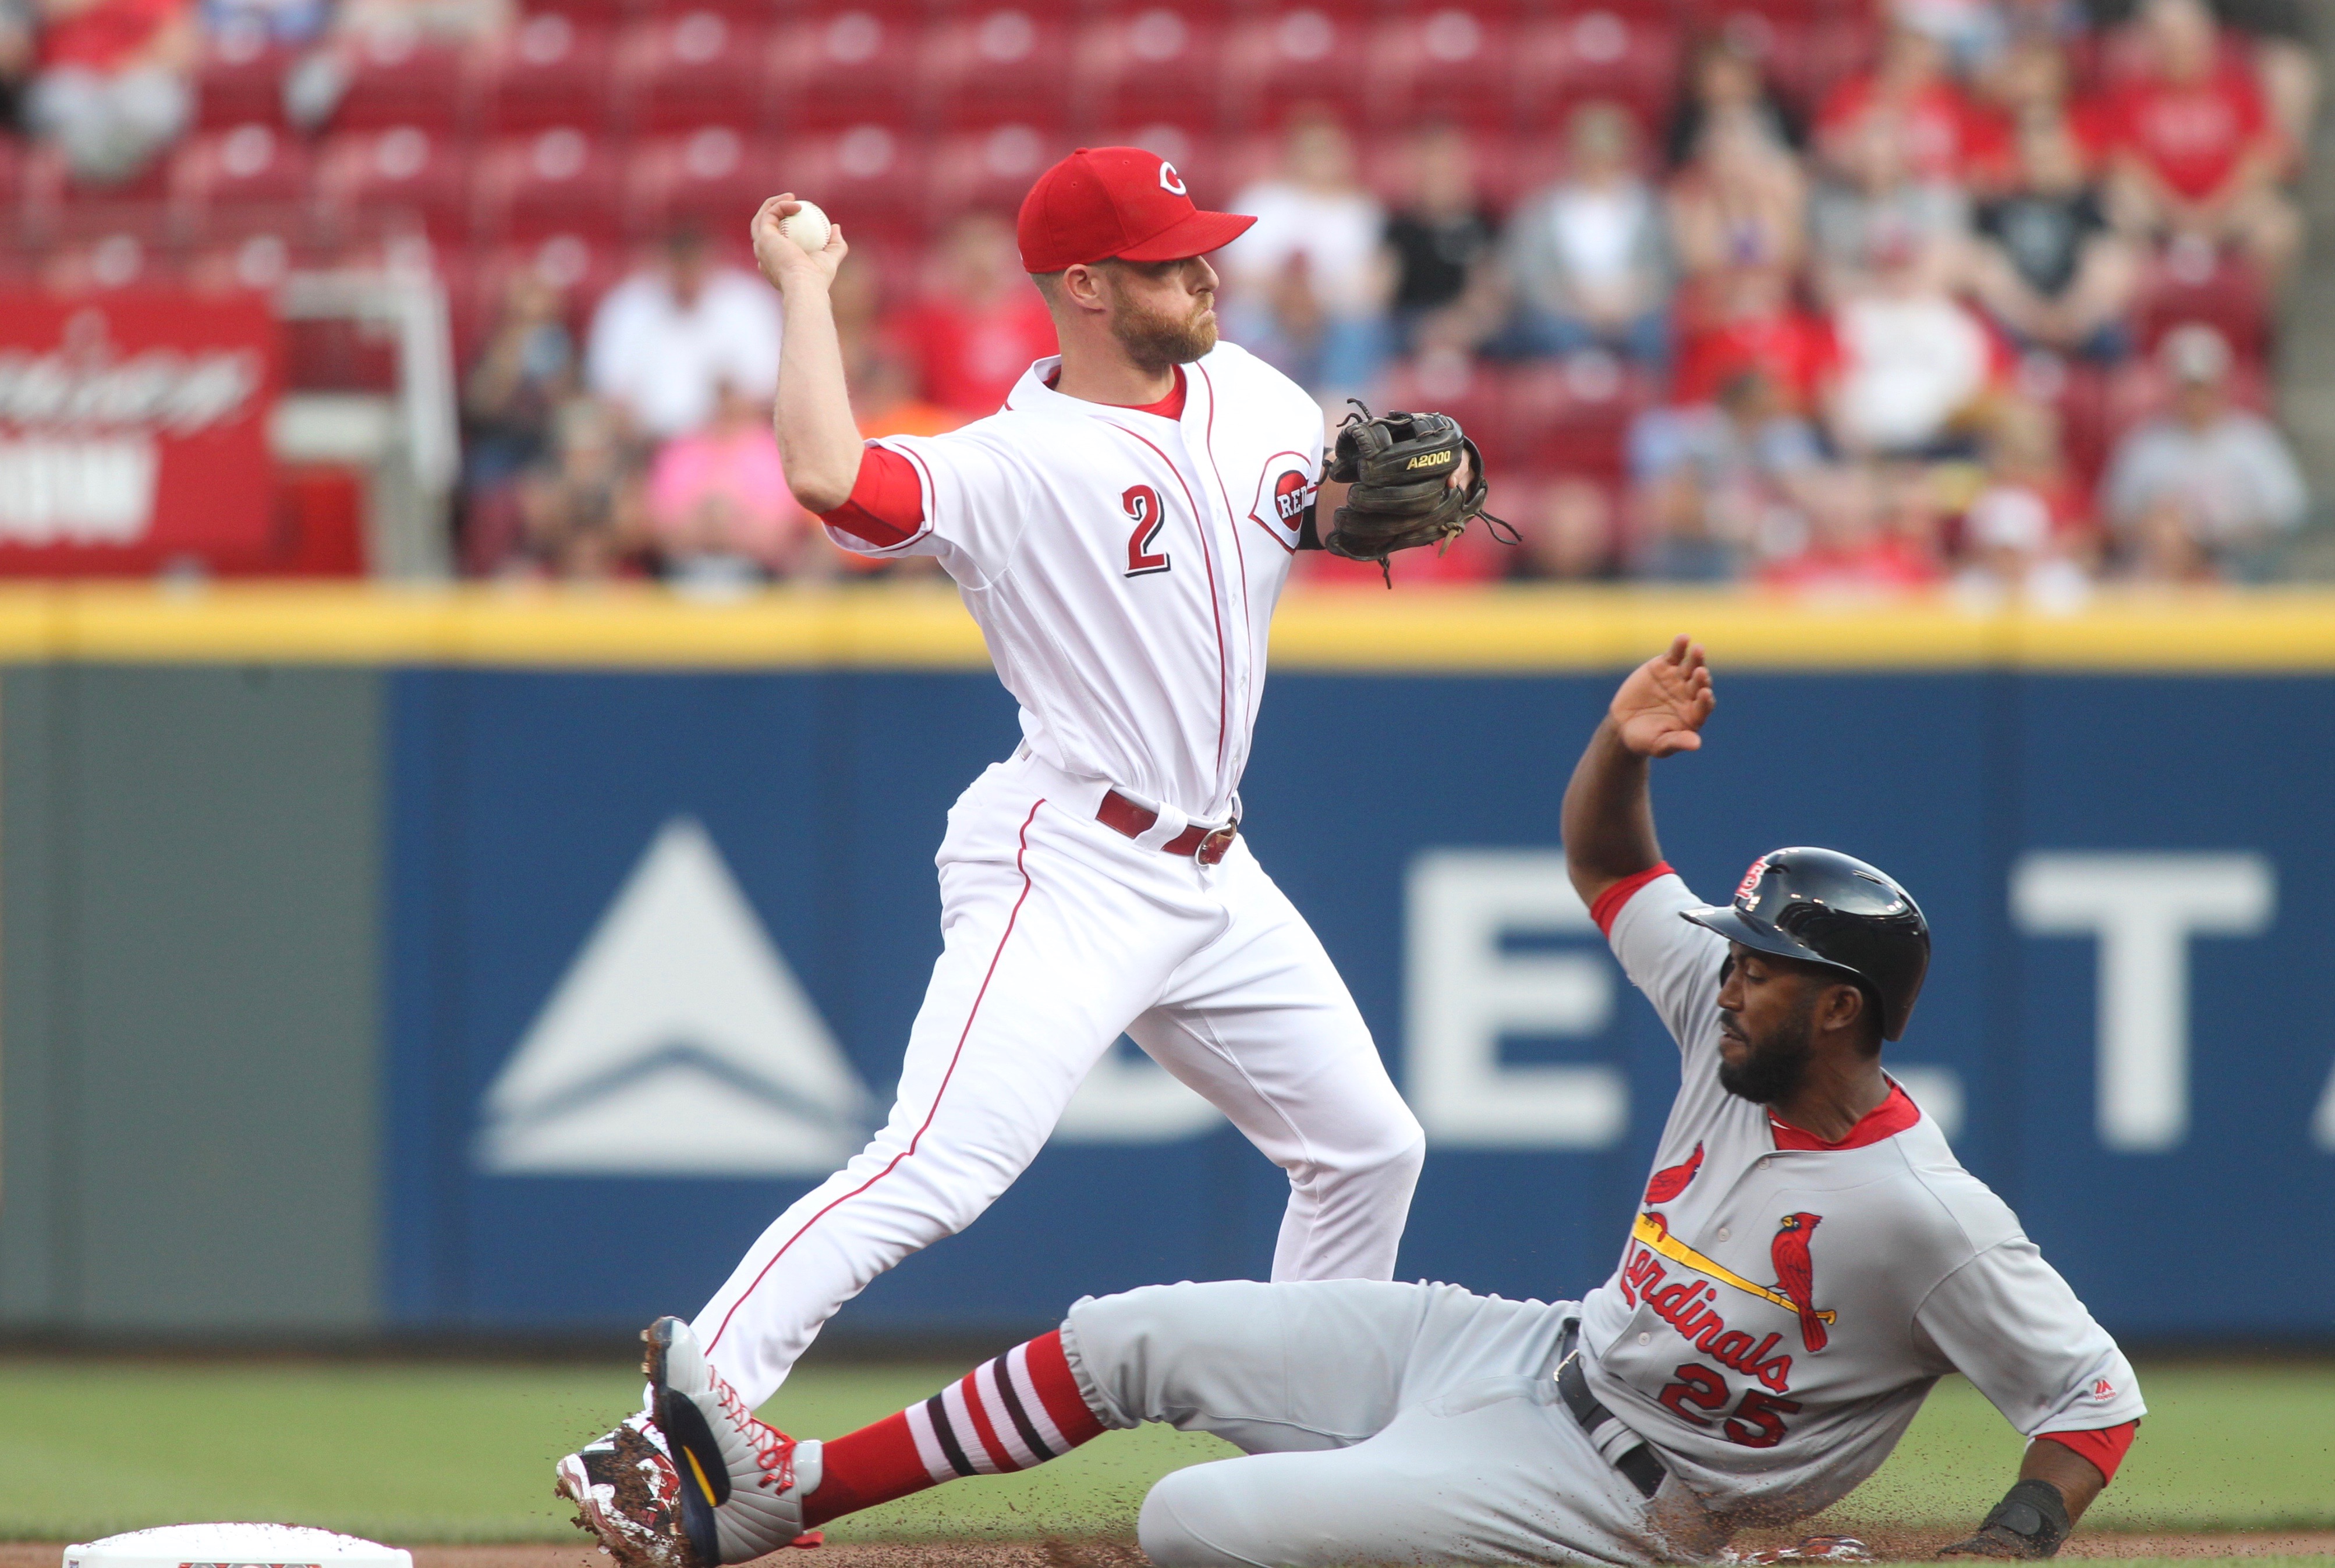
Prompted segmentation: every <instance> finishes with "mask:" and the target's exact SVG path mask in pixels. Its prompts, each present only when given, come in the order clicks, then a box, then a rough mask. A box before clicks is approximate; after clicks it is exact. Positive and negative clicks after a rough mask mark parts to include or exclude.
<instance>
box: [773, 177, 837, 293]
mask: <svg viewBox="0 0 2335 1568" xmlns="http://www.w3.org/2000/svg"><path fill="white" fill-rule="evenodd" d="M802 205H803V204H802V203H801V202H799V201H798V200H796V199H795V193H794V192H793V191H791V190H788V191H781V192H780V193H779V194H778V195H776V196H774V197H772V198H770V200H768V201H766V202H764V203H762V208H761V211H759V212H757V213H755V214H754V222H753V226H752V228H751V234H752V236H753V239H754V265H755V266H759V267H761V269H762V276H764V277H766V278H768V279H769V280H770V286H771V287H772V288H775V289H777V290H778V291H779V292H780V294H786V293H788V292H790V290H792V289H793V288H794V287H795V286H797V285H799V284H809V285H813V286H817V287H819V288H825V287H827V286H828V285H829V284H831V283H833V282H834V281H835V269H836V268H837V267H838V266H842V265H843V258H844V257H845V256H848V255H849V254H850V253H851V247H849V246H848V245H846V244H844V243H843V226H842V225H840V224H837V225H835V226H833V227H830V228H829V229H828V235H827V244H826V246H825V247H823V248H821V249H819V250H816V251H809V250H805V249H804V248H803V247H801V246H799V245H797V244H796V243H795V242H794V241H793V240H791V239H789V238H788V237H786V236H785V235H784V234H783V233H781V232H780V229H779V224H780V221H781V220H782V219H785V218H791V217H793V216H794V215H795V214H796V213H798V212H800V211H801V210H802Z"/></svg>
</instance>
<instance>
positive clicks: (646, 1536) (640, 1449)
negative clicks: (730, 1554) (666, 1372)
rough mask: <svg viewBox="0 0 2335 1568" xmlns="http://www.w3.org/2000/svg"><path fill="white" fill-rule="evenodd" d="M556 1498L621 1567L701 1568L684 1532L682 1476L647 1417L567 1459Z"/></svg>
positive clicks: (626, 1424) (631, 1419) (627, 1420)
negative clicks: (572, 1508) (571, 1505)
mask: <svg viewBox="0 0 2335 1568" xmlns="http://www.w3.org/2000/svg"><path fill="white" fill-rule="evenodd" d="M554 1473H555V1474H556V1475H557V1477H558V1479H557V1481H556V1482H554V1483H553V1486H552V1493H553V1495H555V1496H560V1497H565V1498H567V1499H568V1501H570V1502H572V1503H574V1504H575V1505H576V1524H577V1525H578V1526H579V1527H580V1528H582V1529H584V1530H586V1531H588V1532H590V1533H591V1534H594V1535H596V1536H598V1537H599V1538H600V1550H601V1551H603V1552H605V1553H607V1554H608V1555H609V1556H611V1557H614V1558H615V1560H616V1562H617V1563H618V1565H619V1568H696V1565H695V1564H694V1563H693V1562H692V1561H691V1559H690V1555H689V1551H688V1542H687V1541H686V1540H685V1539H684V1538H683V1535H682V1533H681V1475H680V1472H678V1471H676V1470H675V1469H674V1468H673V1457H672V1456H671V1455H670V1454H668V1453H667V1452H666V1451H665V1446H664V1438H663V1437H660V1436H659V1435H658V1434H657V1430H656V1428H654V1427H653V1426H651V1425H650V1424H649V1420H648V1417H647V1416H646V1415H645V1414H636V1415H631V1416H627V1417H625V1418H624V1420H623V1421H622V1422H620V1423H619V1424H618V1425H617V1427H616V1429H615V1431H613V1432H610V1433H609V1434H607V1436H606V1437H596V1438H594V1439H593V1440H592V1441H591V1442H589V1443H586V1444H585V1445H584V1446H583V1447H581V1448H578V1449H577V1450H576V1452H574V1453H573V1454H570V1455H568V1456H567V1457H566V1458H564V1459H562V1460H560V1461H559V1464H558V1465H557V1467H556V1469H555V1472H554Z"/></svg>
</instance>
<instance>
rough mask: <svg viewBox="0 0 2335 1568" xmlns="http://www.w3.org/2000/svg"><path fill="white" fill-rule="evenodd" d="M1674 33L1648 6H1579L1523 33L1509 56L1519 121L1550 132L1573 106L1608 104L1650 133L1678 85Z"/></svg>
mask: <svg viewBox="0 0 2335 1568" xmlns="http://www.w3.org/2000/svg"><path fill="white" fill-rule="evenodd" d="M1680 43H1681V40H1680V36H1679V30H1678V28H1677V26H1676V25H1675V24H1674V23H1673V22H1672V21H1671V18H1670V17H1669V16H1668V15H1664V14H1662V12H1660V11H1657V10H1656V9H1655V8H1653V7H1651V6H1641V5H1616V6H1614V7H1613V8H1611V9H1608V8H1605V7H1602V6H1598V7H1584V8H1580V9H1575V10H1572V11H1569V12H1567V13H1566V14H1565V15H1559V16H1555V17H1552V18H1548V19H1545V20H1542V21H1538V22H1534V23H1531V24H1526V26H1524V27H1521V28H1519V29H1518V30H1517V32H1516V44H1515V48H1514V51H1513V53H1512V60H1513V63H1514V65H1515V70H1516V75H1515V76H1514V77H1513V78H1512V80H1513V82H1514V83H1515V88H1514V90H1515V92H1516V110H1517V114H1518V117H1519V122H1520V123H1521V124H1522V125H1523V127H1524V128H1525V129H1526V130H1529V131H1551V130H1555V129H1556V128H1557V127H1558V126H1561V125H1562V124H1563V123H1564V122H1565V116H1566V115H1567V114H1568V113H1570V112H1571V110H1572V107H1573V105H1574V103H1577V102H1581V101H1582V100H1584V99H1587V98H1610V99H1613V100H1614V101H1615V102H1620V103H1623V104H1624V105H1626V106H1627V107H1628V108H1629V109H1630V110H1631V111H1633V113H1635V114H1636V115H1637V116H1638V118H1639V119H1640V120H1641V121H1643V122H1644V124H1645V125H1646V127H1647V129H1648V130H1650V131H1652V130H1654V129H1657V128H1659V127H1660V126H1661V125H1662V121H1664V119H1665V118H1666V117H1667V116H1668V114H1669V112H1670V102H1671V95H1672V93H1673V92H1675V91H1676V89H1677V85H1678V76H1679V66H1680Z"/></svg>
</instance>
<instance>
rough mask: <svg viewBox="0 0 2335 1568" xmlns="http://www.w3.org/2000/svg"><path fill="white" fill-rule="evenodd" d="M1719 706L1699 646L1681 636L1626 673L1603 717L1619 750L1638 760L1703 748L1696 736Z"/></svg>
mask: <svg viewBox="0 0 2335 1568" xmlns="http://www.w3.org/2000/svg"><path fill="white" fill-rule="evenodd" d="M1718 705H1719V699H1718V698H1717V697H1715V696H1713V695H1712V694H1711V690H1710V665H1709V664H1707V663H1704V662H1703V657H1702V648H1701V645H1700V644H1697V643H1694V642H1691V641H1690V640H1688V639H1687V638H1685V637H1682V636H1681V637H1673V638H1671V645H1670V651H1669V652H1667V653H1657V654H1655V655H1654V656H1653V657H1652V658H1651V659H1649V660H1647V661H1646V662H1645V663H1642V664H1641V665H1639V666H1638V667H1637V668H1636V669H1634V670H1633V671H1631V672H1630V677H1629V679H1628V680H1626V681H1623V682H1622V689H1621V690H1620V691H1618V692H1614V693H1613V706H1612V707H1611V708H1610V709H1608V710H1607V711H1608V712H1610V713H1611V714H1612V716H1613V729H1614V731H1615V732H1616V733H1617V734H1619V735H1620V736H1621V738H1622V744H1623V745H1624V746H1626V747H1628V748H1629V749H1630V750H1633V751H1634V752H1636V753H1637V754H1638V755H1639V756H1641V757H1668V756H1670V755H1671V753H1672V752H1675V751H1692V750H1697V749H1698V748H1700V746H1701V745H1702V736H1701V735H1700V733H1699V732H1698V731H1700V730H1701V729H1702V724H1703V721H1704V720H1706V719H1708V718H1710V711H1711V709H1713V708H1715V707H1717V706H1718Z"/></svg>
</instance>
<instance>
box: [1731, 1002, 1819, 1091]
mask: <svg viewBox="0 0 2335 1568" xmlns="http://www.w3.org/2000/svg"><path fill="white" fill-rule="evenodd" d="M1822 994H1823V992H1822V988H1821V987H1819V986H1816V985H1807V986H1804V987H1803V988H1802V990H1801V992H1800V995H1799V998H1798V1000H1797V1004H1795V1005H1793V1006H1792V1007H1790V1008H1789V1009H1788V1010H1787V1011H1785V1012H1784V1014H1783V1015H1782V1016H1781V1017H1779V1018H1778V1019H1776V1020H1775V1021H1773V1022H1772V1023H1769V1024H1768V1025H1767V1026H1766V1027H1764V1028H1756V1029H1755V1028H1754V1027H1752V1026H1750V1025H1749V1024H1747V1023H1746V1022H1745V1021H1744V1017H1743V1015H1742V1014H1741V1013H1739V1012H1734V1011H1729V1010H1728V1009H1726V1008H1723V1007H1722V1008H1720V1010H1719V1030H1720V1034H1721V1035H1722V1036H1725V1037H1727V1038H1728V1040H1730V1041H1731V1042H1732V1043H1733V1044H1734V1046H1735V1047H1736V1048H1737V1049H1736V1050H1734V1051H1733V1052H1732V1053H1731V1059H1730V1053H1729V1052H1727V1051H1725V1050H1722V1051H1721V1053H1720V1059H1719V1087H1720V1088H1721V1089H1725V1090H1726V1091H1727V1092H1728V1093H1729V1094H1731V1095H1734V1096H1736V1097H1738V1098H1739V1099H1748V1100H1750V1101H1751V1102H1753V1103H1754V1104H1756V1105H1773V1104H1775V1103H1776V1102H1777V1101H1778V1100H1779V1099H1788V1098H1789V1097H1790V1096H1791V1094H1792V1092H1793V1091H1794V1090H1795V1089H1798V1088H1799V1087H1800V1082H1801V1080H1802V1079H1805V1078H1806V1077H1807V1071H1808V1058H1809V1054H1810V1051H1811V1047H1812V1041H1813V1040H1814V1039H1815V1036H1816V1014H1817V999H1818V998H1819V997H1820V996H1821V995H1822Z"/></svg>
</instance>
